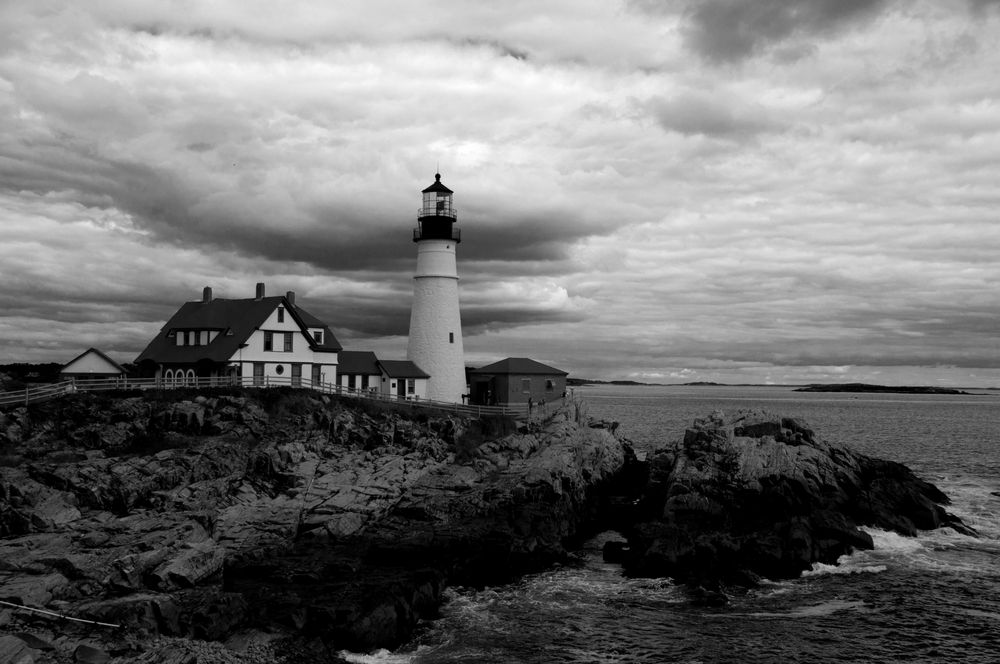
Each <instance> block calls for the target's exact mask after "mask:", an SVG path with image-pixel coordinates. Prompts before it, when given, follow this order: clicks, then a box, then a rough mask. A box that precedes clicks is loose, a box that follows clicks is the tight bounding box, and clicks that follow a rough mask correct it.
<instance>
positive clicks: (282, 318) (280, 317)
mask: <svg viewBox="0 0 1000 664" xmlns="http://www.w3.org/2000/svg"><path fill="white" fill-rule="evenodd" d="M278 322H279V323H284V322H285V308H284V307H278Z"/></svg>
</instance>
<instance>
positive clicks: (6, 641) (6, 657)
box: [0, 635, 35, 664]
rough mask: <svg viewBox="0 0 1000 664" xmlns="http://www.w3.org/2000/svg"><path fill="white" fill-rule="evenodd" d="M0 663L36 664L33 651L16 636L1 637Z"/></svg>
mask: <svg viewBox="0 0 1000 664" xmlns="http://www.w3.org/2000/svg"><path fill="white" fill-rule="evenodd" d="M0 662H4V663H5V664H35V656H34V653H33V652H32V650H31V649H30V648H29V647H28V644H26V643H25V642H24V641H22V640H21V639H19V638H17V637H16V636H10V635H0Z"/></svg>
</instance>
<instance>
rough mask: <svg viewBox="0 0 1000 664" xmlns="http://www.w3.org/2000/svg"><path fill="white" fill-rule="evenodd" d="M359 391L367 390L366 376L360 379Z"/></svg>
mask: <svg viewBox="0 0 1000 664" xmlns="http://www.w3.org/2000/svg"><path fill="white" fill-rule="evenodd" d="M361 389H362V390H367V389H368V376H362V377H361Z"/></svg>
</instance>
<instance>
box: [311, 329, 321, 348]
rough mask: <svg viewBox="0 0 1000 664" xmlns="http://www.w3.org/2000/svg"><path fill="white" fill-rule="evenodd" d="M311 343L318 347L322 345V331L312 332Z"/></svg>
mask: <svg viewBox="0 0 1000 664" xmlns="http://www.w3.org/2000/svg"><path fill="white" fill-rule="evenodd" d="M313 341H315V342H316V343H317V344H318V345H320V346H322V345H323V330H313Z"/></svg>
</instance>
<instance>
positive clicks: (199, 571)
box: [152, 541, 226, 590]
mask: <svg viewBox="0 0 1000 664" xmlns="http://www.w3.org/2000/svg"><path fill="white" fill-rule="evenodd" d="M225 557H226V556H225V550H224V549H223V548H222V547H221V546H219V545H218V544H216V543H215V542H212V541H207V542H194V543H190V544H188V545H187V546H186V548H184V549H182V550H180V551H179V552H178V553H177V554H176V555H174V556H173V557H172V558H171V559H170V560H168V561H166V562H165V563H164V564H162V565H160V566H159V567H157V568H156V570H155V571H154V572H153V573H152V578H153V579H155V586H156V587H157V589H159V590H170V589H174V588H191V587H193V586H195V585H197V584H198V583H200V582H201V581H202V580H204V579H207V578H209V577H211V576H213V575H215V574H218V573H219V572H220V571H222V563H223V561H224V560H225Z"/></svg>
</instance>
